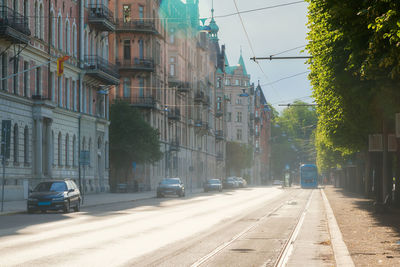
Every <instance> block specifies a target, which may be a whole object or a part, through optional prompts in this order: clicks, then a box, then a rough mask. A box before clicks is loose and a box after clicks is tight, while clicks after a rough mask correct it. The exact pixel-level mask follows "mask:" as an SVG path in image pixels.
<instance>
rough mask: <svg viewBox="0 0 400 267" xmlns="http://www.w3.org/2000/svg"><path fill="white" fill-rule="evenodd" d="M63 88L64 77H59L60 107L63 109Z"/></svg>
mask: <svg viewBox="0 0 400 267" xmlns="http://www.w3.org/2000/svg"><path fill="white" fill-rule="evenodd" d="M62 90H63V86H62V76H60V77H58V106H59V107H62V106H63V99H62V92H63V91H62Z"/></svg>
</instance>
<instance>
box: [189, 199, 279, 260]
mask: <svg viewBox="0 0 400 267" xmlns="http://www.w3.org/2000/svg"><path fill="white" fill-rule="evenodd" d="M284 205H286V201H285V202H283V203H282V204H281V205H279V206H278V207H276V208H275V209H273V210H272V211H270V212H269V213H267V214H266V215H264V216H262V217H261V218H260V219H259V220H258V221H257V222H256V223H254V224H252V225H250V226H249V227H247V228H246V229H244V230H243V231H242V232H240V233H239V234H237V235H235V236H234V237H233V238H232V239H231V240H229V241H228V242H225V243H223V244H222V245H220V246H219V247H217V248H216V249H214V250H213V251H211V252H210V253H209V254H207V255H205V256H204V257H202V258H200V259H199V260H197V261H196V262H195V263H193V264H192V265H191V267H198V266H200V265H202V264H203V263H204V262H206V261H208V260H209V259H210V258H212V257H213V256H215V255H216V254H218V253H219V252H220V251H221V250H223V249H224V248H226V247H227V246H229V245H230V244H232V243H233V242H235V241H236V240H237V239H238V238H240V237H241V236H243V235H244V234H246V233H247V232H249V231H251V230H252V229H254V228H255V227H257V226H259V225H260V224H261V222H262V221H263V220H264V219H265V218H268V217H270V216H271V215H272V214H273V213H275V212H276V211H277V210H279V209H280V208H282V207H283V206H284Z"/></svg>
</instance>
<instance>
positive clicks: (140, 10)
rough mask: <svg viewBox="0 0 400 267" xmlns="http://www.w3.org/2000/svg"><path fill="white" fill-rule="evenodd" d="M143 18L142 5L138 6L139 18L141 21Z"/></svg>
mask: <svg viewBox="0 0 400 267" xmlns="http://www.w3.org/2000/svg"><path fill="white" fill-rule="evenodd" d="M143 18H144V7H143V6H139V20H140V21H143Z"/></svg>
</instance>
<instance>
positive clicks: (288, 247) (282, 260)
mask: <svg viewBox="0 0 400 267" xmlns="http://www.w3.org/2000/svg"><path fill="white" fill-rule="evenodd" d="M313 194H314V190H313V191H312V192H311V194H310V196H309V198H308V201H307V204H306V206H305V207H304V209H303V212H302V213H301V215H300V218H299V220H298V222H297V225H296V227H295V228H294V229H293V231H292V233H291V234H290V237H289V239H288V240H287V241H286V243H285V246H284V247H283V249H282V250H281V253H280V254H279V256H278V260H277V261H276V263H275V264H274V266H275V267H281V266H286V264H287V261H288V260H289V257H290V255H291V254H292V251H293V246H294V241H295V240H296V238H297V236H298V234H299V232H300V229H301V227H302V226H303V222H304V218H305V217H306V214H307V211H308V208H309V206H310V203H311V199H312V196H313ZM266 265H267V263H264V264H263V266H266Z"/></svg>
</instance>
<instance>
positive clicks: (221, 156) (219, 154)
mask: <svg viewBox="0 0 400 267" xmlns="http://www.w3.org/2000/svg"><path fill="white" fill-rule="evenodd" d="M217 161H224V153H222V152H218V154H217Z"/></svg>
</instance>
